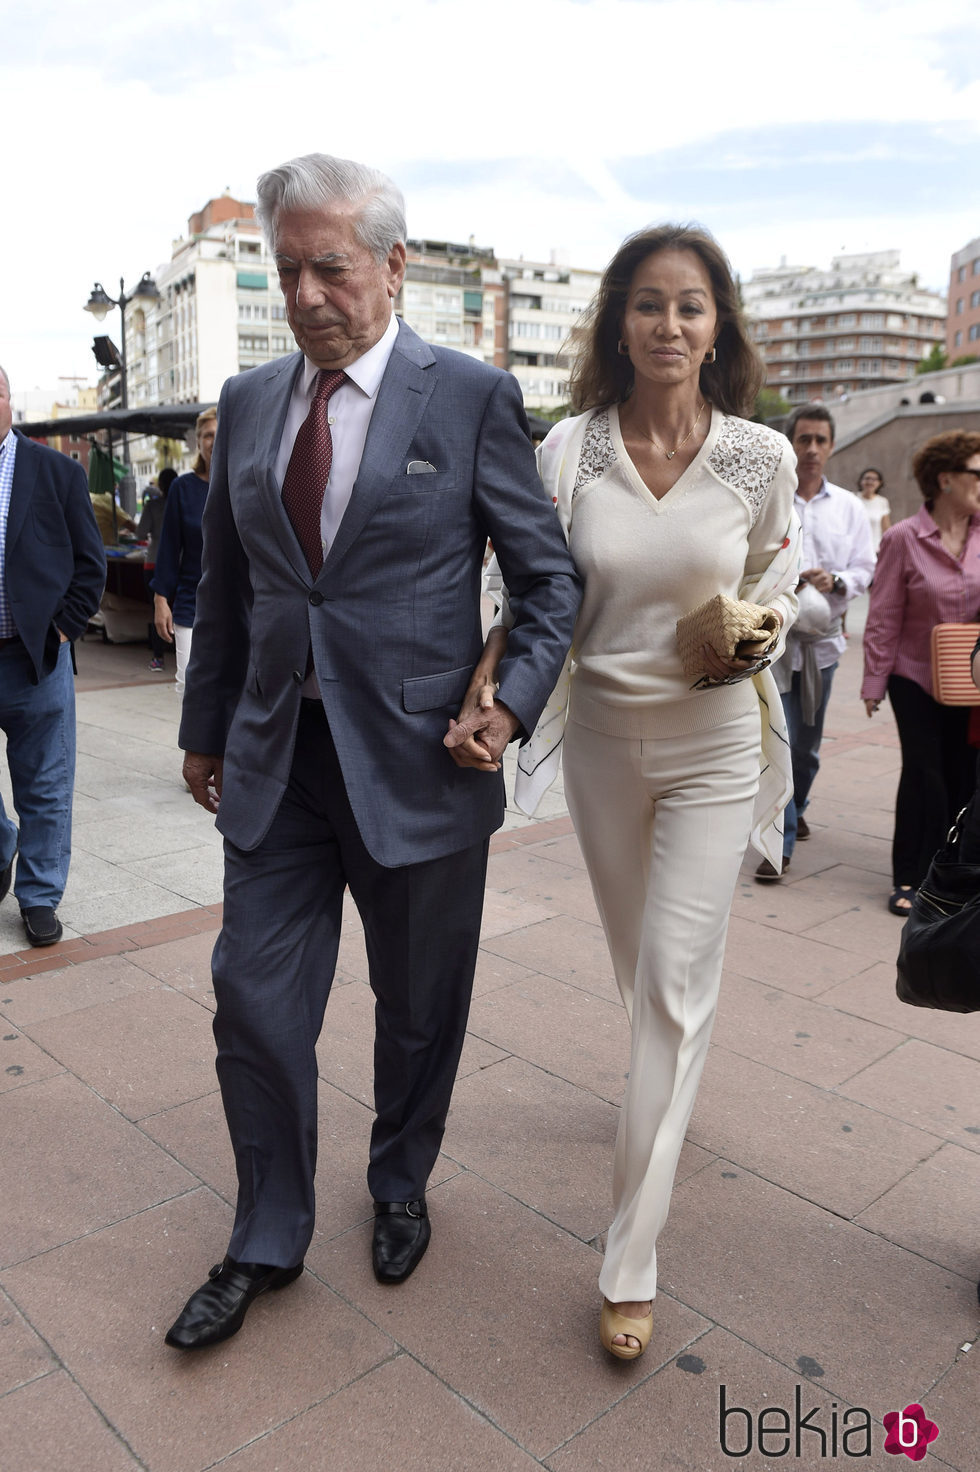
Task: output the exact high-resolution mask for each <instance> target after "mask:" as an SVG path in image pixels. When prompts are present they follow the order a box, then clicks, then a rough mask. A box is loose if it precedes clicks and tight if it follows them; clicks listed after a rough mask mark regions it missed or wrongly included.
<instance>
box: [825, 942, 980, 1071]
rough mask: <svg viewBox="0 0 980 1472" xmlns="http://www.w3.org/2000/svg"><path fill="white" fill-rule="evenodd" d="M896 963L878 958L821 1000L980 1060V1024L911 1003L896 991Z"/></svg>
mask: <svg viewBox="0 0 980 1472" xmlns="http://www.w3.org/2000/svg"><path fill="white" fill-rule="evenodd" d="M895 976H896V973H895V963H894V962H891V963H890V964H889V962H887V961H879V962H876V963H875V964H874V965H873V966H869V967H868V968H867V970H866V971H862V972H861V973H860V974H859V975H857V976H854V977H851V978H850V980H848V981H842V982H841V983H840V985H839V986H835V987H831V988H830V989H829V990H828V991H826V992H824V993H823V994H822V995H821V998H820V1000H821V1002H823V1003H824V1004H825V1005H826V1006H828V1007H835V1008H837V1010H838V1011H840V1012H850V1013H852V1014H853V1015H854V1016H855V1017H866V1018H867V1019H868V1021H869V1022H879V1023H881V1025H882V1026H883V1027H891V1028H894V1030H895V1031H896V1032H900V1033H902V1034H904V1035H906V1036H908V1037H914V1038H919V1039H921V1041H922V1042H924V1043H933V1044H935V1046H936V1047H937V1048H946V1049H948V1050H949V1051H950V1052H951V1053H963V1054H964V1055H965V1056H966V1057H967V1058H975V1059H976V1060H977V1061H978V1062H980V1027H972V1026H970V1025H969V1024H968V1023H965V1022H964V1018H963V1017H962V1016H961V1015H960V1014H959V1013H957V1012H939V1011H936V1010H935V1009H933V1008H931V1007H910V1006H909V1005H908V1003H907V1002H900V1001H899V1000H898V997H897V996H896V995H895Z"/></svg>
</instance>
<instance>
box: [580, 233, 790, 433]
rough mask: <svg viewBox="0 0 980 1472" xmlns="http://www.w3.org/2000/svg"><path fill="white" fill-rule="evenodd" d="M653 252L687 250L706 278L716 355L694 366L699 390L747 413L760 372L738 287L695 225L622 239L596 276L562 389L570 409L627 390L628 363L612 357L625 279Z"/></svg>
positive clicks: (725, 408) (727, 408) (619, 397)
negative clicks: (595, 288)
mask: <svg viewBox="0 0 980 1472" xmlns="http://www.w3.org/2000/svg"><path fill="white" fill-rule="evenodd" d="M661 250H690V251H693V252H694V254H695V255H696V256H697V257H698V259H699V260H700V261H701V264H702V265H703V266H704V269H705V270H706V271H707V273H708V278H709V280H710V281H711V290H712V293H713V295H714V299H715V311H716V312H717V314H718V336H717V337H716V339H715V352H716V357H715V361H714V362H713V363H703V364H702V365H701V375H700V387H701V393H702V394H703V395H704V397H705V398H706V399H708V400H709V401H710V402H711V403H712V404H714V406H715V407H716V408H717V409H721V411H722V412H723V413H724V414H746V413H751V412H752V408H753V406H754V404H755V398H756V395H757V393H758V392H759V389H760V388H761V387H762V383H763V380H764V378H765V369H764V367H763V365H762V361H761V359H760V358H759V355H758V353H757V352H756V350H755V348H754V347H753V346H752V343H751V342H750V341H749V336H748V333H747V332H746V329H745V322H744V320H743V317H742V308H741V303H740V302H739V296H738V287H737V285H736V283H735V278H734V276H733V275H732V268H731V266H730V265H729V263H728V258H727V256H726V255H725V253H724V251H723V250H722V249H721V247H720V246H719V244H718V242H717V241H716V240H715V239H714V237H713V236H711V235H709V234H708V232H707V230H702V229H701V228H700V227H699V226H697V225H659V226H657V227H655V228H650V229H647V230H639V231H637V233H636V234H635V235H630V236H628V237H627V239H626V240H624V241H623V243H622V245H621V246H620V247H619V250H618V251H617V252H616V254H615V255H614V256H613V258H612V260H611V261H610V262H609V265H608V266H607V267H606V269H605V271H604V272H603V276H602V281H601V282H600V284H599V291H598V294H597V296H596V298H595V301H594V302H593V303H592V305H591V307H590V308H589V309H588V311H587V312H586V313H585V314H584V316H583V318H582V321H581V324H580V326H578V327H577V328H576V332H575V336H576V338H578V340H579V342H580V343H581V347H580V348H579V351H578V354H577V356H576V359H575V362H574V364H573V367H572V372H571V376H570V382H569V387H570V389H571V394H572V406H573V408H574V409H576V410H578V411H582V410H584V409H593V408H598V407H599V406H600V405H602V404H614V403H617V404H618V403H622V401H623V400H624V399H625V398H627V397H628V396H629V394H630V392H631V390H632V388H633V378H634V373H633V365H632V363H631V362H630V360H629V358H627V357H625V356H624V355H623V354H621V353H620V352H619V339H620V334H621V329H622V321H623V314H624V312H625V310H626V298H627V296H628V294H629V288H630V282H631V281H632V280H633V276H634V274H635V272H636V269H637V267H638V266H639V265H640V264H641V262H643V261H645V260H646V258H647V256H652V255H655V254H656V252H657V251H661Z"/></svg>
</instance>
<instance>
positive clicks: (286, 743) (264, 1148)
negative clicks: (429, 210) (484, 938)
mask: <svg viewBox="0 0 980 1472" xmlns="http://www.w3.org/2000/svg"><path fill="white" fill-rule="evenodd" d="M257 213H258V215H259V218H260V220H261V222H262V224H263V227H264V229H265V231H266V235H267V236H268V237H269V240H270V244H271V246H272V249H273V251H274V253H275V257H276V261H277V264H278V268H279V275H280V283H281V286H282V289H283V293H284V296H285V301H286V314H287V317H288V320H289V323H290V326H291V327H292V330H293V333H294V335H295V337H296V340H297V342H298V343H299V345H300V347H301V349H302V352H301V353H299V354H295V355H293V356H292V357H290V358H285V359H282V360H281V361H279V362H276V363H272V364H269V365H268V366H266V367H263V368H257V369H254V370H253V371H251V372H248V373H243V374H241V375H239V377H237V378H234V379H231V380H230V381H229V382H228V383H226V384H225V387H224V390H223V392H222V395H221V400H220V403H219V406H218V434H217V440H216V443H215V449H214V458H213V461H212V467H211V485H210V490H209V493H208V500H207V505H206V508H205V513H204V575H203V579H202V581H201V584H200V587H199V590H198V604H197V619H196V622H195V627H194V647H193V651H192V655H191V662H190V667H189V670H188V675H187V689H186V693H185V697H184V707H183V719H182V722H181V730H180V744H181V746H182V747H183V748H184V750H185V752H186V758H185V762H184V773H185V776H186V778H187V781H188V783H189V784H190V786H191V789H192V791H193V792H194V795H195V797H196V798H197V800H198V801H199V802H200V803H202V804H203V805H204V806H208V807H210V808H212V809H213V810H214V811H216V812H217V815H218V816H217V823H218V828H219V829H220V830H221V832H222V833H223V835H224V838H225V908H224V922H223V927H222V931H221V934H220V936H219V939H218V942H217V945H216V947H215V952H214V959H213V975H214V991H215V998H216V1003H217V1010H216V1015H215V1021H214V1031H215V1038H216V1041H217V1047H218V1058H217V1069H218V1076H219V1080H220V1084H221V1091H222V1097H223V1101H224V1106H225V1114H226V1118H227V1121H228V1126H229V1130H230V1133H231V1137H232V1142H233V1145H234V1149H235V1156H236V1162H237V1167H238V1207H237V1213H236V1218H235V1225H234V1230H233V1232H232V1236H231V1242H230V1244H229V1247H228V1254H227V1256H226V1257H225V1259H224V1261H223V1263H221V1264H220V1265H219V1266H218V1267H216V1268H214V1269H212V1274H211V1280H210V1281H209V1282H208V1283H206V1284H205V1285H204V1287H203V1288H201V1289H199V1290H198V1291H197V1292H196V1293H194V1294H193V1295H192V1296H191V1298H190V1299H189V1301H188V1303H187V1305H186V1307H185V1309H184V1311H183V1312H182V1313H181V1315H180V1317H179V1318H178V1320H177V1322H176V1323H175V1324H174V1325H173V1326H172V1328H171V1329H170V1331H169V1334H168V1336H167V1342H168V1343H170V1344H172V1345H174V1346H176V1347H179V1348H183V1349H193V1348H200V1347H201V1346H203V1345H207V1344H213V1343H216V1342H217V1341H218V1340H221V1339H225V1338H227V1337H228V1336H229V1335H230V1334H234V1333H235V1332H236V1331H237V1330H238V1329H239V1328H240V1327H241V1324H242V1321H243V1319H244V1316H245V1313H246V1311H247V1309H248V1307H249V1304H250V1303H251V1302H252V1301H253V1299H254V1298H255V1296H256V1295H257V1294H258V1293H261V1292H263V1291H265V1290H266V1289H269V1288H280V1287H284V1286H285V1285H286V1284H287V1283H289V1282H292V1281H293V1279H294V1278H296V1277H297V1276H298V1275H299V1273H300V1272H301V1271H302V1266H303V1255H304V1253H305V1251H306V1248H307V1246H308V1244H309V1241H310V1238H311V1235H312V1232H313V1222H314V1199H313V1176H314V1169H315V1164H316V1092H317V1062H316V1052H315V1045H316V1041H317V1037H318V1034H319V1032H320V1028H321V1025H322V1022H323V1014H324V1007H325V1005H326V1001H327V996H328V993H329V990H330V984H331V981H332V979H333V973H334V967H335V963H336V959H337V948H338V942H339V938H340V925H341V907H342V901H343V895H344V889H345V886H347V887H349V888H350V892H351V894H352V896H353V898H354V901H355V903H356V904H357V907H358V910H359V911H360V915H361V918H362V920H363V923H364V932H365V939H366V944H367V951H368V958H369V962H370V974H371V985H372V988H373V990H374V993H375V998H376V1003H377V1005H376V1030H375V1107H376V1118H375V1121H374V1126H373V1129H372V1134H371V1145H370V1163H369V1169H368V1186H369V1189H370V1192H371V1195H372V1197H373V1198H374V1232H373V1241H372V1262H373V1267H374V1272H375V1275H376V1276H377V1278H378V1279H379V1281H381V1282H383V1283H399V1282H402V1281H403V1280H404V1279H405V1278H407V1277H408V1275H409V1273H411V1272H412V1271H413V1270H414V1268H415V1267H416V1266H417V1264H418V1262H419V1261H420V1259H421V1257H422V1255H423V1253H424V1252H425V1249H426V1247H427V1245H428V1242H429V1235H430V1228H429V1220H428V1213H427V1208H426V1201H425V1188H426V1182H427V1180H428V1177H429V1173H430V1171H431V1169H432V1166H433V1164H434V1162H435V1159H436V1156H437V1154H438V1152H439V1147H440V1143H441V1140H442V1136H443V1130H444V1127H445V1122H446V1115H447V1112H448V1108H449V1100H450V1095H451V1092H452V1087H453V1082H454V1078H455V1073H456V1066H457V1063H458V1061H459V1054H460V1049H461V1047H462V1042H463V1036H464V1032H465V1027H466V1019H467V1013H468V1009H469V1000H470V991H471V987H472V980H473V970H474V966H475V962H476V952H477V946H478V943H479V929H480V916H481V910H482V904H483V889H484V883H485V876H486V861H487V852H488V843H489V835H490V834H491V832H492V831H493V830H494V829H495V828H497V827H498V826H499V825H500V823H501V821H502V819H503V811H504V793H503V782H502V778H501V775H500V771H499V766H500V757H501V754H502V752H503V749H504V747H505V746H506V744H507V742H508V741H509V740H510V739H511V737H513V736H515V735H517V734H526V733H528V732H530V731H531V730H533V728H534V725H535V723H536V721H537V718H538V715H539V713H540V711H541V709H542V707H543V705H544V703H545V701H546V699H547V697H548V695H549V694H550V692H551V689H552V687H553V685H554V684H555V682H556V679H557V676H558V674H559V672H560V670H561V667H562V664H563V661H564V658H565V655H566V652H567V650H568V646H569V643H570V640H571V634H572V628H573V624H574V620H575V615H576V612H577V609H578V604H579V599H580V587H579V582H578V578H577V576H576V574H575V570H574V567H573V565H572V563H571V561H570V559H569V556H568V552H567V549H566V547H565V544H564V538H563V537H562V535H561V531H560V529H559V526H558V520H557V517H556V516H555V513H554V509H553V507H552V506H551V504H550V503H549V501H548V499H547V497H546V496H545V495H544V493H543V491H542V488H541V485H540V482H539V480H538V477H537V474H536V469H535V464H534V458H533V454H532V451H531V446H530V443H529V440H528V437H527V426H526V421H525V418H524V412H523V406H522V401H521V395H520V391H519V388H518V385H517V383H516V381H515V380H514V378H513V377H512V376H511V375H509V374H506V373H503V372H501V371H499V370H498V369H495V368H491V367H489V366H487V365H486V364H484V363H482V362H479V361H477V360H475V359H473V358H470V357H467V356H465V355H463V354H461V353H455V352H451V351H448V350H445V349H441V348H433V347H430V346H428V345H427V344H426V343H424V342H423V341H422V340H421V339H420V338H418V337H417V336H416V335H415V333H414V332H412V331H411V329H410V328H408V327H407V326H406V325H405V324H404V323H399V321H398V319H397V318H396V317H394V315H393V312H392V301H393V299H394V298H395V296H396V295H397V293H398V290H399V288H400V286H401V281H402V277H403V275H404V270H405V244H404V242H405V224H404V212H403V205H402V200H401V195H400V194H399V192H398V190H397V189H396V188H395V186H394V185H393V184H392V182H391V181H390V180H389V179H387V178H386V177H385V176H384V175H383V174H379V173H377V171H376V170H373V169H368V168H365V167H363V166H362V165H359V164H353V163H349V162H347V161H345V160H342V159H333V158H330V157H328V156H326V155H323V154H312V155H308V156H307V157H305V158H301V159H295V160H293V161H292V162H291V163H288V164H285V165H284V166H283V167H282V168H279V169H275V170H273V171H271V172H270V173H269V174H266V175H263V177H262V178H261V179H260V180H259V185H258V210H257ZM321 497H322V503H321V499H320V498H321ZM311 519H312V520H311ZM488 536H489V537H490V538H491V539H492V541H493V545H494V547H495V549H496V552H497V555H498V558H499V560H500V564H501V567H502V569H503V572H504V575H505V577H506V580H507V586H508V589H509V592H510V595H511V601H512V603H513V605H514V607H515V608H516V610H517V618H516V623H515V625H514V628H513V629H512V630H511V632H510V636H509V638H508V645H507V657H506V659H505V661H504V662H503V663H502V665H501V667H500V672H499V689H498V691H497V699H496V700H495V702H494V704H493V706H492V707H491V708H489V709H488V710H487V711H486V712H485V716H484V720H485V725H484V727H483V730H482V731H481V732H479V733H478V734H477V735H475V736H473V737H471V738H470V740H469V742H468V744H467V747H465V748H462V764H461V765H458V764H457V763H456V762H455V761H454V758H453V757H452V756H450V754H449V752H448V751H447V749H446V748H445V746H444V745H443V737H444V736H445V734H446V732H447V730H448V727H449V722H450V720H451V718H452V717H454V716H455V715H456V714H457V713H458V711H459V709H460V707H461V704H462V703H463V702H464V699H465V698H466V696H467V691H468V687H469V686H470V681H471V675H472V672H473V668H474V664H475V662H476V660H477V658H478V656H479V654H480V651H481V650H482V647H483V637H482V632H481V622H480V583H481V573H482V565H483V558H484V553H485V550H486V544H487V538H488ZM458 750H459V749H458ZM219 801H220V806H219Z"/></svg>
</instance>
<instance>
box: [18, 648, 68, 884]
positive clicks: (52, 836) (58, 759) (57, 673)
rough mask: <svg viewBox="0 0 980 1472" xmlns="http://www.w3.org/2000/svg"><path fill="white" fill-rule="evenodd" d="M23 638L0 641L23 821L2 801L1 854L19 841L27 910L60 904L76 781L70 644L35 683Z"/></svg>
mask: <svg viewBox="0 0 980 1472" xmlns="http://www.w3.org/2000/svg"><path fill="white" fill-rule="evenodd" d="M32 676H33V666H32V665H31V662H30V660H29V658H28V656H27V651H26V650H25V648H24V646H23V644H21V643H20V642H19V641H18V642H16V643H13V644H6V645H4V646H3V647H2V648H0V727H2V728H3V730H4V731H5V732H6V735H7V766H8V767H9V769H10V783H11V786H12V788H13V794H14V807H15V808H16V809H17V816H18V818H19V820H20V837H19V842H18V834H17V828H16V826H15V825H14V823H13V822H12V821H11V819H10V818H9V817H8V816H7V813H6V811H5V809H4V806H3V802H2V801H0V862H2V864H3V865H4V866H6V865H7V864H9V863H10V860H11V858H12V856H13V853H14V850H15V848H18V847H19V854H18V858H17V878H16V881H15V883H14V894H15V895H16V896H17V900H18V902H19V904H20V907H21V909H22V910H27V909H30V908H31V907H32V906H35V905H50V906H52V907H53V908H57V906H58V904H59V902H60V900H61V896H62V895H63V894H64V892H65V884H66V882H67V879H68V861H69V859H70V857H71V801H72V790H73V788H74V785H75V686H74V680H73V677H72V668H71V646H70V645H69V644H62V646H61V648H60V650H59V651H58V662H57V664H56V665H55V667H54V669H53V670H52V671H51V674H50V675H47V676H45V677H44V678H43V679H42V680H41V682H40V683H39V684H37V685H35V684H33V682H32Z"/></svg>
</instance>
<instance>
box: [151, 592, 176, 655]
mask: <svg viewBox="0 0 980 1472" xmlns="http://www.w3.org/2000/svg"><path fill="white" fill-rule="evenodd" d="M153 627H154V628H155V629H156V631H157V633H158V634H159V635H160V638H161V639H166V641H167V643H168V644H172V643H173V642H174V616H173V613H172V611H171V608H170V604H169V603H168V602H167V600H166V598H164V596H163V594H162V593H154V595H153Z"/></svg>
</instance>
